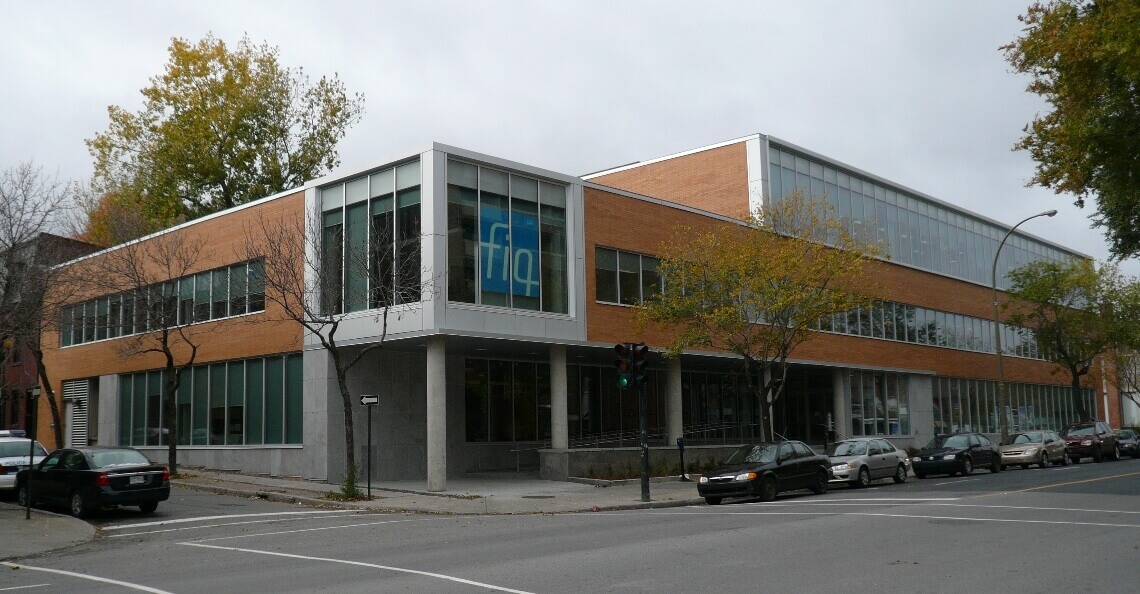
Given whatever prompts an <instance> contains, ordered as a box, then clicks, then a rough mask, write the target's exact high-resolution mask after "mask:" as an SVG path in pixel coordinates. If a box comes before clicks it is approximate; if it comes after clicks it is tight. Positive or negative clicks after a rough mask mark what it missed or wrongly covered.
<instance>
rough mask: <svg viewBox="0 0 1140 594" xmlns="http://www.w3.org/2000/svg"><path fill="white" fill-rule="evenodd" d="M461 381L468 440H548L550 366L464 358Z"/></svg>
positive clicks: (527, 362)
mask: <svg viewBox="0 0 1140 594" xmlns="http://www.w3.org/2000/svg"><path fill="white" fill-rule="evenodd" d="M463 379H464V384H465V388H464V402H465V404H466V420H465V424H466V427H467V441H469V442H509V441H539V440H546V439H550V365H548V364H546V363H535V362H533V361H502V360H497V359H467V360H466V361H465V363H464V373H463Z"/></svg>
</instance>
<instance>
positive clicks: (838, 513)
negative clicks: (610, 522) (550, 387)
mask: <svg viewBox="0 0 1140 594" xmlns="http://www.w3.org/2000/svg"><path fill="white" fill-rule="evenodd" d="M672 513H673V514H685V515H698V514H699V513H700V512H672ZM709 514H711V515H717V516H867V517H880V518H913V519H917V520H958V521H962V522H1005V523H1010V524H1057V525H1063V526H1100V527H1107V528H1140V524H1114V523H1108V522H1071V521H1064V520H1016V519H1007V518H964V517H961V516H928V515H921V514H888V513H875V512H841V511H835V512H807V511H805V512H793V511H786V512H769V511H739V512H730V511H716V512H705V513H704V515H709ZM595 515H596V514H595Z"/></svg>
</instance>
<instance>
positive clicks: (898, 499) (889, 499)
mask: <svg viewBox="0 0 1140 594" xmlns="http://www.w3.org/2000/svg"><path fill="white" fill-rule="evenodd" d="M959 499H961V497H852V498H850V499H811V500H805V501H803V502H802V503H805V504H816V505H819V504H825V503H834V502H843V501H883V502H886V503H906V502H908V501H916V502H926V501H958V500H959ZM799 503H800V502H794V503H793V502H788V501H753V502H751V503H749V505H798V504H799Z"/></svg>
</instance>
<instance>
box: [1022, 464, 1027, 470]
mask: <svg viewBox="0 0 1140 594" xmlns="http://www.w3.org/2000/svg"><path fill="white" fill-rule="evenodd" d="M1026 468H1029V465H1028V464H1022V465H1021V469H1022V470H1025V469H1026Z"/></svg>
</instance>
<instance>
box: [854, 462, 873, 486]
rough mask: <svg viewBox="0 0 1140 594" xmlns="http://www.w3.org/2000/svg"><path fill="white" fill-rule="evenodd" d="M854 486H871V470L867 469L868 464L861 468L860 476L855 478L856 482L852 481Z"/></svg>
mask: <svg viewBox="0 0 1140 594" xmlns="http://www.w3.org/2000/svg"><path fill="white" fill-rule="evenodd" d="M851 486H853V487H859V488H863V487H869V486H871V471H869V470H867V467H866V466H862V467H860V468H859V476H857V477H856V478H855V482H853V483H851Z"/></svg>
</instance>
